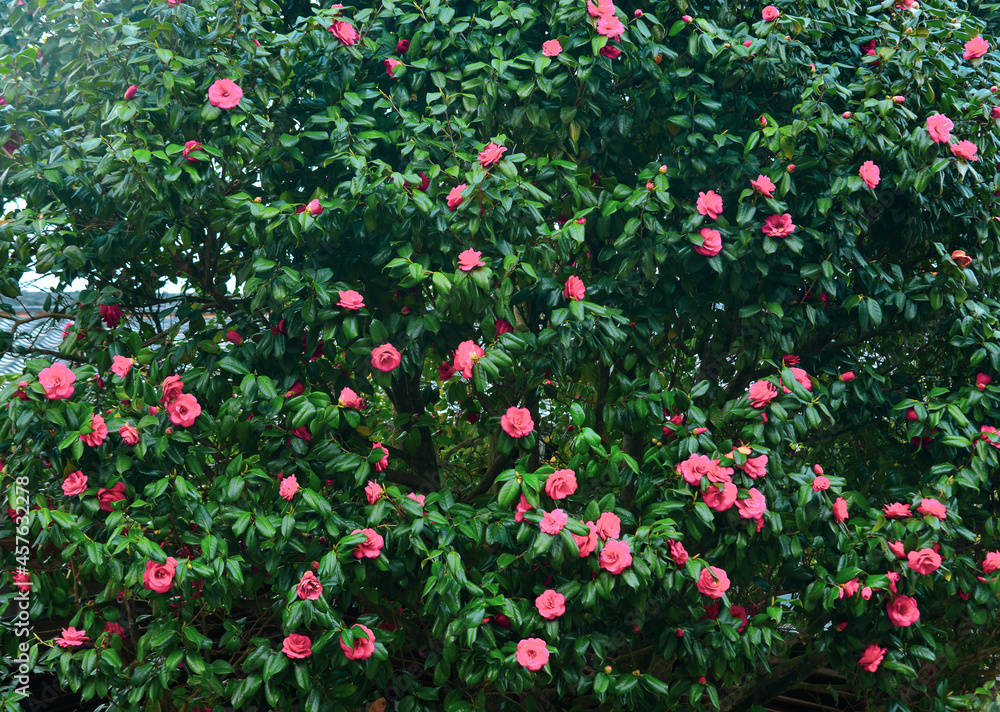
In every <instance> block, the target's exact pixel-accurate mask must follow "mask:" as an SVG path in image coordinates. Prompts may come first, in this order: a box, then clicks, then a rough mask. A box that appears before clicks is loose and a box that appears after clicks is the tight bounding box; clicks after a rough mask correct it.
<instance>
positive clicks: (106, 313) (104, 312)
mask: <svg viewBox="0 0 1000 712" xmlns="http://www.w3.org/2000/svg"><path fill="white" fill-rule="evenodd" d="M97 311H98V312H100V314H101V319H103V320H104V323H105V324H106V325H107V327H108V328H109V329H114V328H115V327H116V326H118V324H119V323H120V322H121V320H122V310H121V307H119V306H118V305H117V304H101V305H100V306H99V307H98V308H97Z"/></svg>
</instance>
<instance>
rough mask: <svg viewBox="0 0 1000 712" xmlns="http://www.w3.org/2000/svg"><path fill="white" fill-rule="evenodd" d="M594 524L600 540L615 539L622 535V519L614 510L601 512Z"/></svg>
mask: <svg viewBox="0 0 1000 712" xmlns="http://www.w3.org/2000/svg"><path fill="white" fill-rule="evenodd" d="M594 526H595V528H596V530H597V535H598V536H599V537H601V540H602V541H607V540H608V539H617V538H618V537H620V536H621V535H622V520H621V518H620V517H619V516H618V515H617V514H615V513H614V512H603V513H602V514H601V516H599V517H598V518H597V523H596V524H595V525H594Z"/></svg>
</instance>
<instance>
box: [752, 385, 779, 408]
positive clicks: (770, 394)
mask: <svg viewBox="0 0 1000 712" xmlns="http://www.w3.org/2000/svg"><path fill="white" fill-rule="evenodd" d="M748 395H749V398H750V405H752V406H753V407H754V408H763V407H764V406H766V405H767V404H768V403H770V402H771V401H772V400H774V399H775V398H777V396H778V389H777V388H775V387H774V384H773V383H771V382H770V381H755V382H754V383H752V384H750V390H749V391H748Z"/></svg>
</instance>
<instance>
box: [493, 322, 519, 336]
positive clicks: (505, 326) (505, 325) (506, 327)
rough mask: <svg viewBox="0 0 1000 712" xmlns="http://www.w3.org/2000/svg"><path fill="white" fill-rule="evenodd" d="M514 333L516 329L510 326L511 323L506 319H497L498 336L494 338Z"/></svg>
mask: <svg viewBox="0 0 1000 712" xmlns="http://www.w3.org/2000/svg"><path fill="white" fill-rule="evenodd" d="M511 331H514V327H513V326H511V325H510V322H509V321H507V320H506V319H497V321H496V334H495V336H494V338H500V335H501V334H507V333H510V332H511Z"/></svg>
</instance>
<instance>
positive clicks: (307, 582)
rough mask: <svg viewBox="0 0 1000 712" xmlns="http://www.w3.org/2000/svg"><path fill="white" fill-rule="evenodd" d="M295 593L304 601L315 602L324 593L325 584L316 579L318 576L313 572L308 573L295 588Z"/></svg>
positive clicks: (303, 575)
mask: <svg viewBox="0 0 1000 712" xmlns="http://www.w3.org/2000/svg"><path fill="white" fill-rule="evenodd" d="M295 593H296V595H298V597H299V598H301V599H302V600H304V601H305V600H309V601H315V600H316V599H317V598H319V597H320V596H321V595H322V593H323V584H321V583H320V582H319V579H318V578H316V574H314V573H313V572H312V571H306V572H305V573H304V574H302V579H301V580H300V581H299V583H298V585H297V586H296V587H295Z"/></svg>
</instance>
